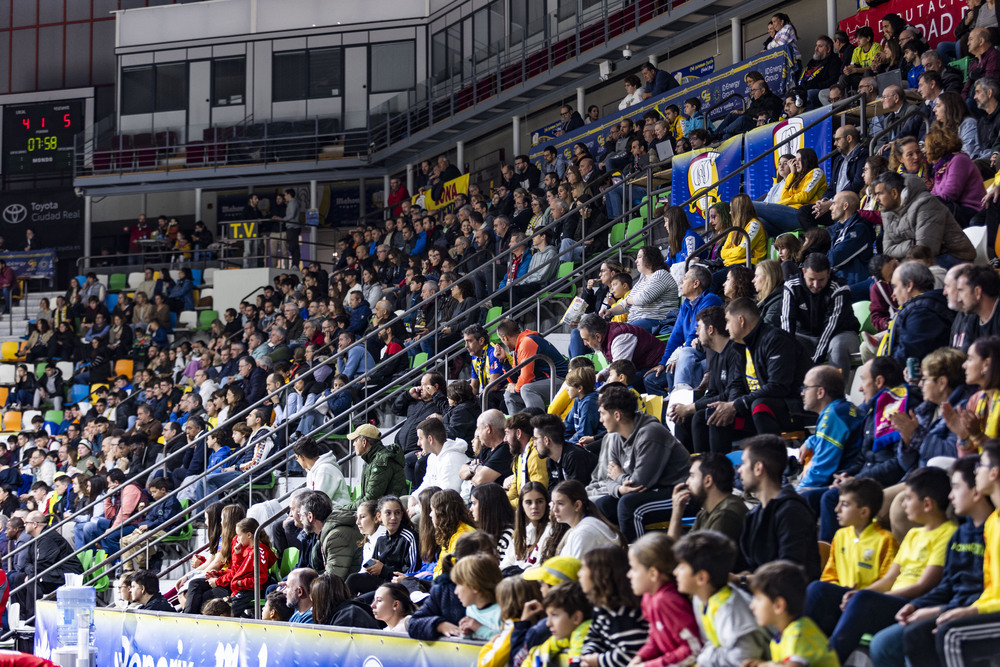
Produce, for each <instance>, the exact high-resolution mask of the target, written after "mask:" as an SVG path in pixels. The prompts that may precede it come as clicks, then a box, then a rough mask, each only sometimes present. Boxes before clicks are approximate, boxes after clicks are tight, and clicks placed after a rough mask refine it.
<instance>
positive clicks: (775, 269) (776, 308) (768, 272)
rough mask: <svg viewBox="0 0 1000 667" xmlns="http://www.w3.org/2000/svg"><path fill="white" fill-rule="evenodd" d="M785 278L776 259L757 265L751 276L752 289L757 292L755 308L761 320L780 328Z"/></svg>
mask: <svg viewBox="0 0 1000 667" xmlns="http://www.w3.org/2000/svg"><path fill="white" fill-rule="evenodd" d="M784 284H785V277H784V274H783V273H782V271H781V263H780V262H779V261H778V260H776V259H765V260H764V261H763V262H761V263H760V264H758V265H757V268H756V269H755V270H754V275H753V287H754V289H755V290H757V307H758V308H759V309H760V317H761V319H762V320H764V321H765V322H767V323H768V324H771V325H773V326H776V327H780V326H781V300H782V294H783V289H782V288H783V287H784Z"/></svg>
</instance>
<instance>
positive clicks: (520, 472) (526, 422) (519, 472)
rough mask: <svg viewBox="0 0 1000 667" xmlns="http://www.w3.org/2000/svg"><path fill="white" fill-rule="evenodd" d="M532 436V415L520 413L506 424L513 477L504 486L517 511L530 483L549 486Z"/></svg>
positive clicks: (546, 472)
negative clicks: (518, 503)
mask: <svg viewBox="0 0 1000 667" xmlns="http://www.w3.org/2000/svg"><path fill="white" fill-rule="evenodd" d="M497 412H499V411H497ZM560 423H561V422H560ZM477 426H478V424H477ZM531 436H532V431H531V415H530V414H528V413H527V412H518V413H516V414H513V415H511V416H510V417H508V418H507V421H506V422H505V423H504V440H505V441H506V442H507V446H508V447H509V448H510V454H511V456H512V457H513V465H512V466H511V475H509V476H508V477H507V478H506V479H505V480H504V481H503V486H504V488H505V489H507V499H508V500H510V504H511V505H513V506H514V508H515V509H516V508H517V501H518V496H519V495H520V493H521V489H522V488H524V486H525V485H526V484H527V483H528V482H539V483H540V484H544V485H546V486H548V484H549V471H548V468H547V467H546V462H545V456H544V454H542V453H541V452H540V451H539V450H538V449H537V443H538V441H537V440H535V441H534V442H532V439H531ZM581 481H583V480H581Z"/></svg>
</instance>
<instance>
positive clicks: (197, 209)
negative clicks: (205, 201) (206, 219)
mask: <svg viewBox="0 0 1000 667" xmlns="http://www.w3.org/2000/svg"><path fill="white" fill-rule="evenodd" d="M194 220H195V222H198V221H199V220H201V188H195V189H194Z"/></svg>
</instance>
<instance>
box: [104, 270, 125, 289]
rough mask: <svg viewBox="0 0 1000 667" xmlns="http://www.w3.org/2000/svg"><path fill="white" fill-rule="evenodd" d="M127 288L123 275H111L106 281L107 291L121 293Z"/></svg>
mask: <svg viewBox="0 0 1000 667" xmlns="http://www.w3.org/2000/svg"><path fill="white" fill-rule="evenodd" d="M127 286H128V276H127V275H126V274H124V273H112V274H111V277H110V278H109V279H108V289H109V290H111V291H112V292H121V291H122V290H123V289H125V288H126V287H127Z"/></svg>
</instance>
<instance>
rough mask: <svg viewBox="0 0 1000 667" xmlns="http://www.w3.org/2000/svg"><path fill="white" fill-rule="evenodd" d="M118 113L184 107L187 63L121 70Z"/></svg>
mask: <svg viewBox="0 0 1000 667" xmlns="http://www.w3.org/2000/svg"><path fill="white" fill-rule="evenodd" d="M121 84H122V85H121V89H122V98H121V109H122V115H129V114H142V113H153V112H159V111H184V110H185V109H187V102H188V88H187V65H186V64H185V63H164V64H162V65H141V66H139V67H127V68H125V69H123V70H122V79H121Z"/></svg>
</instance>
